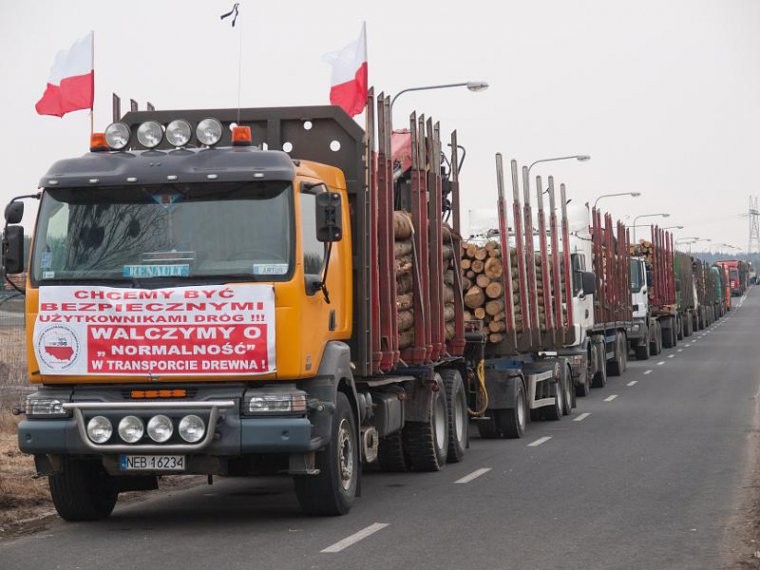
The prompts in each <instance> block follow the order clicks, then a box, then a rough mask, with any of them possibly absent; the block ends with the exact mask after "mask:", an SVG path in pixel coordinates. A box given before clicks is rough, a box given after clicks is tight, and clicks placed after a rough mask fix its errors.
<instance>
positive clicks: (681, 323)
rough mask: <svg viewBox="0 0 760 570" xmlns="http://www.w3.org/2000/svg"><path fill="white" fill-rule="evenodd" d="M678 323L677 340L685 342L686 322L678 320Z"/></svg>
mask: <svg viewBox="0 0 760 570" xmlns="http://www.w3.org/2000/svg"><path fill="white" fill-rule="evenodd" d="M676 323H677V326H676V332H677V333H678V334H677V335H676V339H677V340H683V332H684V331H683V329H684V320H683V319H677V320H676Z"/></svg>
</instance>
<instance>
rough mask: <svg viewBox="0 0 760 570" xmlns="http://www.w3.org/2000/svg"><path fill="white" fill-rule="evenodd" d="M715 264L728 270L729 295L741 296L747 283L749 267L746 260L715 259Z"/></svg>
mask: <svg viewBox="0 0 760 570" xmlns="http://www.w3.org/2000/svg"><path fill="white" fill-rule="evenodd" d="M715 264H716V265H719V266H720V267H722V268H723V269H725V270H726V271H727V272H728V283H729V286H730V288H731V295H732V296H733V297H741V296H742V295H744V292H745V291H746V290H747V287H748V285H749V269H748V266H747V262H746V261H742V260H740V259H729V260H723V261H716V262H715Z"/></svg>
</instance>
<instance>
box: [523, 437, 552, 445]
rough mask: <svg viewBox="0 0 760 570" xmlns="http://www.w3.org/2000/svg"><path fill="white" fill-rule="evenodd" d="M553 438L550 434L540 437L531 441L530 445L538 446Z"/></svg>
mask: <svg viewBox="0 0 760 570" xmlns="http://www.w3.org/2000/svg"><path fill="white" fill-rule="evenodd" d="M551 438H552V436H550V435H547V436H545V437H539V438H538V439H537V440H536V441H534V442H531V443H529V444H528V447H538V446H539V445H541V444H542V443H546V442H547V441H549V440H550V439H551Z"/></svg>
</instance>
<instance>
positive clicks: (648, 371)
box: [644, 370, 652, 376]
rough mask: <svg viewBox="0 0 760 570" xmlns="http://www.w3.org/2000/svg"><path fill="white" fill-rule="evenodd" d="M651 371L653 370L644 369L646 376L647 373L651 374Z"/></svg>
mask: <svg viewBox="0 0 760 570" xmlns="http://www.w3.org/2000/svg"><path fill="white" fill-rule="evenodd" d="M651 373H652V371H651V370H644V376H646V375H647V374H651Z"/></svg>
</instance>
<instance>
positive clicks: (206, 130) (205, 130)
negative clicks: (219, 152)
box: [195, 119, 222, 146]
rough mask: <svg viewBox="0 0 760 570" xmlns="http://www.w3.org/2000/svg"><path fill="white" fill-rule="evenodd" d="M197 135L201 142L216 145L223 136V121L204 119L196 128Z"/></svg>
mask: <svg viewBox="0 0 760 570" xmlns="http://www.w3.org/2000/svg"><path fill="white" fill-rule="evenodd" d="M195 136H196V137H198V140H199V141H200V142H201V144H205V145H206V146H214V145H215V144H216V143H218V142H219V140H220V139H221V138H222V123H220V122H219V121H217V120H216V119H203V120H202V121H201V122H200V123H198V127H197V128H196V129H195Z"/></svg>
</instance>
